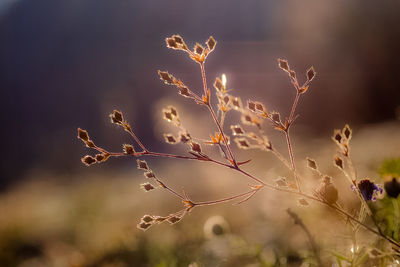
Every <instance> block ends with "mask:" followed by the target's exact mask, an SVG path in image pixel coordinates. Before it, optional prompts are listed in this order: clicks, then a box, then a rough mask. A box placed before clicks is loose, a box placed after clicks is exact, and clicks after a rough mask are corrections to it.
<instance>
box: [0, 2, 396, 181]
mask: <svg viewBox="0 0 400 267" xmlns="http://www.w3.org/2000/svg"><path fill="white" fill-rule="evenodd" d="M399 10H400V2H398V1H379V2H376V1H372V0H362V1H361V0H360V1H308V0H306V1H295V0H293V1H265V0H255V1H253V0H251V1H240V0H229V1H228V0H222V1H162V0H157V1H137V0H112V1H111V0H64V1H58V0H34V1H32V0H8V1H3V2H1V4H0V88H1V95H2V96H1V98H0V99H1V100H0V108H1V112H0V116H1V125H2V129H1V136H0V140H1V152H2V157H1V160H0V168H1V178H0V188H1V189H4V188H6V186H7V185H10V184H13V183H14V182H16V181H18V180H20V178H21V177H23V176H24V175H25V174H26V172H27V171H29V170H31V169H34V168H42V169H48V170H51V171H54V172H59V173H72V172H76V171H80V170H81V169H83V168H84V167H83V166H82V165H81V164H80V162H79V159H80V157H81V156H82V155H84V154H85V152H86V150H84V148H83V147H82V144H81V143H80V142H79V140H77V139H76V128H77V127H83V128H85V129H88V131H89V133H91V135H92V136H94V137H95V140H98V141H99V142H100V143H103V144H109V145H110V146H114V147H116V146H117V145H118V144H120V141H121V140H120V139H118V140H116V138H115V137H114V136H118V135H119V134H121V135H122V133H121V132H118V131H117V130H116V129H115V127H113V126H111V125H110V124H109V123H108V117H107V115H108V114H109V113H110V112H111V111H112V109H114V108H118V109H121V110H123V111H124V113H125V115H126V116H127V117H128V118H129V120H130V122H131V123H132V125H133V126H134V129H135V132H136V133H137V134H138V135H139V136H141V138H142V139H143V142H145V143H147V144H152V146H153V147H157V146H160V144H161V142H160V140H159V139H160V138H159V136H158V135H156V134H154V130H153V120H154V114H152V113H153V112H154V108H153V107H154V103H156V102H157V100H158V99H161V98H162V97H165V96H170V97H172V98H173V99H174V100H176V101H185V100H183V99H180V98H178V97H177V96H176V95H174V93H175V90H174V89H173V88H168V87H165V86H164V85H163V84H162V83H161V82H160V81H159V79H158V77H157V75H156V70H157V69H162V70H164V69H168V70H169V71H170V72H171V73H174V74H175V75H176V76H178V77H180V78H182V79H183V80H184V81H185V83H186V84H188V85H189V86H190V87H191V88H192V89H193V90H197V89H195V88H198V89H200V85H201V81H200V78H199V77H200V76H199V75H200V73H199V71H198V67H197V66H196V65H195V64H194V63H192V62H190V60H188V58H187V57H186V56H184V55H183V54H181V53H179V52H175V51H171V50H169V49H167V48H166V47H165V43H164V38H165V37H167V36H170V35H172V34H175V33H178V34H181V35H182V36H183V37H184V38H185V40H186V42H187V43H188V44H189V46H190V47H192V46H193V45H194V44H195V42H204V41H205V40H206V39H207V38H208V37H209V35H213V36H214V37H215V39H217V41H218V44H217V47H216V50H215V52H214V54H213V55H211V56H210V58H209V60H208V62H207V73H208V76H209V83H210V84H211V81H213V80H214V77H215V76H217V75H218V76H219V75H220V74H221V73H226V74H227V76H228V85H229V87H231V88H233V89H234V92H233V94H236V95H240V96H242V97H243V99H244V100H246V99H248V98H252V99H259V100H261V101H263V102H264V103H266V105H267V106H268V107H272V109H278V110H282V109H283V110H286V109H287V107H288V105H289V104H290V101H292V97H293V94H294V92H293V90H292V88H291V87H290V84H289V82H288V79H287V77H286V76H285V75H284V74H283V73H282V71H280V70H279V69H278V68H277V64H276V59H277V58H279V57H281V58H286V59H288V60H289V63H290V65H291V66H292V67H293V68H295V69H296V70H297V72H298V75H299V76H300V77H301V78H303V77H305V76H304V75H303V74H302V73H303V72H304V71H305V70H306V69H307V68H308V67H310V66H311V65H313V66H314V67H315V69H316V70H317V72H318V77H317V78H316V80H315V82H314V83H313V85H312V86H311V88H310V92H309V94H308V95H307V97H305V98H304V99H302V102H301V103H300V107H299V113H300V114H301V115H302V116H301V118H300V119H299V124H303V125H307V127H308V129H309V131H310V132H311V133H312V134H315V135H322V134H324V135H328V134H330V133H331V130H332V129H333V128H336V127H341V126H343V124H344V123H345V122H349V123H351V124H352V125H353V127H359V126H361V125H363V124H368V123H378V122H383V121H389V120H394V119H395V118H396V108H397V107H398V106H399V104H400V88H399V74H400V73H399V68H398V64H399V58H400V56H399V47H400V23H399ZM174 97H175V98H174ZM116 164H118V163H116ZM122 164H123V163H122ZM113 166H115V165H113Z"/></svg>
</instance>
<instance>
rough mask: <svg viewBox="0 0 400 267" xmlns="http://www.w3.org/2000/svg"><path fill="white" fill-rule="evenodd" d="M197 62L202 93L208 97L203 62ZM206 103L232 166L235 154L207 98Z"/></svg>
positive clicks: (234, 161)
mask: <svg viewBox="0 0 400 267" xmlns="http://www.w3.org/2000/svg"><path fill="white" fill-rule="evenodd" d="M199 64H200V68H201V77H202V80H203V89H204V95H205V96H206V97H209V96H210V93H209V90H208V87H207V78H206V71H205V67H204V62H202V63H199ZM206 105H207V108H208V110H209V111H210V113H211V116H212V117H213V120H214V122H215V124H216V125H217V127H218V130H219V133H220V135H221V136H222V139H223V141H224V144H225V147H226V150H227V151H228V154H229V157H230V159H231V160H232V165H233V166H237V163H236V159H235V156H234V155H233V153H232V150H231V148H230V146H229V144H228V139H227V138H226V136H225V134H224V130H223V129H222V127H221V124H220V123H219V121H218V118H217V116H216V115H215V112H214V109H213V108H212V106H211V104H210V99H207V103H206Z"/></svg>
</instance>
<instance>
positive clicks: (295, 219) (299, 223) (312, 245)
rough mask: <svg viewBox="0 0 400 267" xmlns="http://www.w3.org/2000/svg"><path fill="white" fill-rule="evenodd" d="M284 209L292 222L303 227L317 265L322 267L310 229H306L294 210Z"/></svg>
mask: <svg viewBox="0 0 400 267" xmlns="http://www.w3.org/2000/svg"><path fill="white" fill-rule="evenodd" d="M286 211H287V213H288V214H289V215H290V217H292V218H293V220H294V223H295V224H297V225H299V226H300V227H301V228H302V229H303V231H304V232H305V233H306V235H307V238H308V240H309V241H310V245H311V249H312V250H313V252H314V255H315V258H316V260H317V262H318V265H319V266H320V267H322V266H323V264H322V260H321V257H320V255H319V249H318V246H317V243H316V242H315V240H314V238H313V236H312V235H311V233H310V231H309V230H308V228H307V226H306V225H305V224H304V223H303V221H302V220H301V219H300V217H299V216H298V215H297V214H296V213H295V212H293V211H291V210H290V209H287V210H286Z"/></svg>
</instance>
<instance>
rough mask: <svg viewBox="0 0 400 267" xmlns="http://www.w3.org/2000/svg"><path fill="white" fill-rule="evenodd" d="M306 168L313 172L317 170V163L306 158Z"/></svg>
mask: <svg viewBox="0 0 400 267" xmlns="http://www.w3.org/2000/svg"><path fill="white" fill-rule="evenodd" d="M307 167H308V168H310V169H313V170H318V167H317V163H316V162H315V160H313V159H310V158H307Z"/></svg>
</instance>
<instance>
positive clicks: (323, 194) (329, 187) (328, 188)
mask: <svg viewBox="0 0 400 267" xmlns="http://www.w3.org/2000/svg"><path fill="white" fill-rule="evenodd" d="M329 178H330V177H329ZM316 193H317V195H318V196H319V197H320V198H322V199H323V200H325V201H326V202H327V203H328V204H330V205H333V204H335V203H336V201H338V199H339V193H338V190H337V189H336V187H335V186H334V185H333V184H332V183H331V182H330V181H329V182H328V181H327V179H325V178H324V179H323V180H322V182H321V184H320V186H319V188H318V189H317V190H316Z"/></svg>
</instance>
